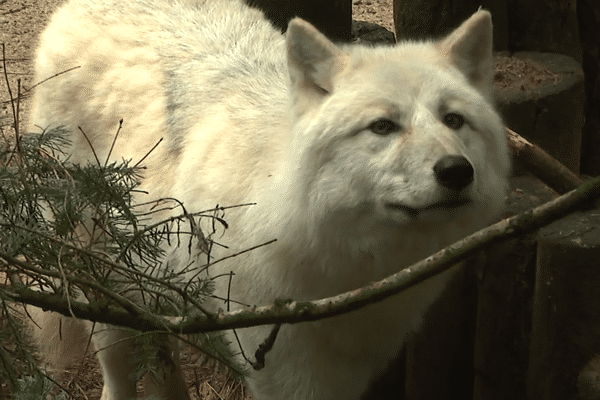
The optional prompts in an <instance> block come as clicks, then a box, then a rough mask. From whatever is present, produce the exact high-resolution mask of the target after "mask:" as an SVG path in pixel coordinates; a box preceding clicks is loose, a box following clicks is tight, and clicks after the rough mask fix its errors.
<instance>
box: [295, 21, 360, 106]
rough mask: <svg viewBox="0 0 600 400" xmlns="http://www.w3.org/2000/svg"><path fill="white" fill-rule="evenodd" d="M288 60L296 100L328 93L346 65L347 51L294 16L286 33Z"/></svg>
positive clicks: (312, 98) (311, 98)
mask: <svg viewBox="0 0 600 400" xmlns="http://www.w3.org/2000/svg"><path fill="white" fill-rule="evenodd" d="M286 35H287V36H286V44H287V60H288V70H289V74H290V79H291V82H292V88H294V89H295V91H296V97H297V99H296V100H297V101H298V100H301V99H300V98H301V97H303V96H308V98H306V99H307V100H309V101H311V100H312V101H314V100H317V99H315V98H314V97H315V96H317V97H319V98H321V97H323V96H325V95H327V94H328V93H331V92H332V91H333V82H334V80H335V77H336V76H337V75H338V74H339V73H340V72H341V71H342V70H343V69H344V68H345V66H346V65H347V57H348V56H347V54H346V53H345V52H344V51H343V50H341V49H340V48H338V47H337V46H336V45H335V44H333V43H332V42H331V41H329V39H327V38H326V37H325V36H324V35H323V34H322V33H320V32H319V31H318V30H317V29H316V28H315V27H314V26H312V25H311V24H309V23H308V22H306V21H304V20H302V19H300V18H294V19H293V20H291V21H290V23H289V25H288V29H287V33H286Z"/></svg>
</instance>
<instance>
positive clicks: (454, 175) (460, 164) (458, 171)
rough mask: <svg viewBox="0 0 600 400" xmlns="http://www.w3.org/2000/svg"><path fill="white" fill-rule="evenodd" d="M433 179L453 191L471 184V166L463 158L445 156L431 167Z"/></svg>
mask: <svg viewBox="0 0 600 400" xmlns="http://www.w3.org/2000/svg"><path fill="white" fill-rule="evenodd" d="M433 172H434V173H435V178H436V179H437V181H438V182H439V184H440V185H442V186H444V187H446V188H448V189H451V190H455V191H459V190H462V189H464V188H466V187H467V186H469V184H470V183H471V182H473V166H472V165H471V163H470V162H469V160H467V159H466V158H465V157H463V156H457V155H446V156H444V157H442V158H440V159H439V160H438V162H436V163H435V165H434V166H433Z"/></svg>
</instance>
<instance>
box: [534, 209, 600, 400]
mask: <svg viewBox="0 0 600 400" xmlns="http://www.w3.org/2000/svg"><path fill="white" fill-rule="evenodd" d="M536 267H537V270H536V286H535V295H534V303H533V322H532V337H531V346H530V357H529V373H528V399H529V400H564V399H572V398H576V396H577V395H578V388H577V383H578V380H579V381H588V383H589V379H587V378H589V376H588V375H589V369H590V368H589V366H588V367H585V365H586V364H587V363H588V361H590V359H592V358H593V357H594V356H595V355H596V354H598V353H600V211H599V210H591V211H588V212H580V213H576V214H573V215H571V216H569V217H567V218H564V219H562V220H560V221H557V222H555V223H554V224H552V225H550V226H548V227H546V228H544V229H542V230H540V232H539V236H538V254H537V266H536ZM586 389H587V388H582V389H579V392H580V393H579V395H580V396H581V395H584V394H585V393H584V392H585V390H586ZM582 390H583V391H582ZM596 398H597V397H596Z"/></svg>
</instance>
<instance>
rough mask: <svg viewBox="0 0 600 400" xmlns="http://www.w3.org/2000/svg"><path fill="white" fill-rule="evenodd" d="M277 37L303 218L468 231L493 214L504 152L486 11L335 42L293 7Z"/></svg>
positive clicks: (503, 177)
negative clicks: (416, 35) (453, 23)
mask: <svg viewBox="0 0 600 400" xmlns="http://www.w3.org/2000/svg"><path fill="white" fill-rule="evenodd" d="M286 40H287V56H288V69H289V74H290V82H291V83H290V84H291V91H292V96H293V101H294V108H293V109H294V113H295V115H294V118H295V125H294V135H295V136H294V141H293V143H292V146H291V148H292V149H293V150H292V151H293V156H292V157H295V160H296V161H295V165H296V167H297V171H296V175H299V174H300V175H302V179H301V180H300V182H301V186H303V187H302V188H301V189H300V191H297V192H296V193H299V195H300V196H305V198H304V201H305V202H306V204H305V207H306V209H307V210H310V211H309V212H310V213H311V215H308V216H307V218H314V219H316V220H318V222H320V223H325V224H331V223H333V224H337V225H338V226H339V225H347V224H348V225H349V224H352V225H353V226H360V227H361V229H365V230H372V229H379V228H383V227H388V228H392V229H394V228H397V227H406V226H407V225H411V226H413V227H415V228H419V227H427V229H431V228H436V227H439V228H440V229H443V228H444V225H448V224H455V225H457V224H458V225H461V226H464V229H463V230H462V231H461V232H462V234H467V233H470V231H474V230H476V229H478V228H480V227H482V226H484V225H485V224H486V223H488V222H489V221H490V219H492V218H494V217H496V216H497V214H498V212H499V210H500V209H501V205H502V203H503V201H504V198H505V192H506V189H507V174H508V171H509V156H508V148H507V142H506V136H505V130H504V126H503V124H502V121H501V119H500V117H499V116H498V114H497V113H496V111H495V110H494V107H493V106H492V84H493V82H492V74H493V56H492V23H491V16H490V14H489V13H488V12H487V11H478V12H476V13H475V14H474V15H473V16H472V17H470V18H469V19H468V20H467V21H465V22H464V23H463V24H462V25H461V26H460V27H459V28H457V29H456V30H455V31H454V32H452V33H451V34H450V35H449V36H447V37H446V38H444V39H442V40H439V41H424V42H403V43H399V44H397V45H396V46H392V47H377V48H374V47H366V46H365V47H361V46H344V47H338V46H336V45H335V44H333V43H332V42H330V41H329V40H328V39H327V38H325V37H324V36H323V35H322V34H320V33H319V32H318V31H317V30H316V29H315V28H314V27H312V26H311V25H310V24H309V23H307V22H305V21H303V20H301V19H294V20H292V21H291V22H290V25H289V28H288V31H287V39H286Z"/></svg>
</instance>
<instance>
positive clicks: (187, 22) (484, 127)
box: [31, 0, 509, 400]
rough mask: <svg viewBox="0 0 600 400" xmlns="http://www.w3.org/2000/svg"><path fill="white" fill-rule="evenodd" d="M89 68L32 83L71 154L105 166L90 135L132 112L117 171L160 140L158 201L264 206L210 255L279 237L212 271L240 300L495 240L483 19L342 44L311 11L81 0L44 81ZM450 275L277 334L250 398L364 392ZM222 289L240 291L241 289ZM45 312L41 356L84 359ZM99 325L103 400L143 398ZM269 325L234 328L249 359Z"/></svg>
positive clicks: (232, 215)
mask: <svg viewBox="0 0 600 400" xmlns="http://www.w3.org/2000/svg"><path fill="white" fill-rule="evenodd" d="M76 66H80V67H81V68H79V69H75V70H73V71H71V72H68V73H65V74H63V75H60V76H58V77H55V78H53V79H51V80H49V81H47V82H45V83H44V84H42V85H41V86H39V87H38V88H37V89H36V95H35V105H34V109H33V114H32V116H31V123H33V124H35V125H37V126H41V127H44V128H47V127H53V126H58V125H66V127H67V128H69V129H70V130H71V131H72V132H73V136H72V140H73V143H74V144H73V148H72V149H71V150H72V153H73V155H72V159H71V160H72V161H75V162H85V161H88V160H93V155H92V153H91V152H90V147H89V145H88V143H87V142H86V141H85V139H84V138H83V136H82V135H81V134H78V133H77V132H78V129H77V127H79V126H81V127H82V129H83V130H84V131H85V132H86V134H87V136H88V137H89V138H90V139H91V142H92V143H93V146H94V148H95V150H96V152H97V153H98V157H99V158H100V159H104V158H105V157H106V156H107V154H108V152H109V148H110V145H111V142H112V140H113V136H114V132H115V131H116V128H117V126H118V122H119V120H120V119H121V118H122V119H123V120H124V128H123V131H122V133H121V136H120V137H119V139H118V142H117V145H116V146H115V149H114V150H113V153H112V154H113V158H114V159H120V158H121V157H123V158H125V159H134V160H139V159H140V158H141V157H142V156H144V155H145V154H146V152H147V151H148V150H149V149H150V147H151V146H152V145H153V144H154V143H156V142H158V140H159V139H160V138H164V139H165V140H164V142H163V144H161V145H159V146H158V148H157V149H156V150H155V151H154V152H153V153H152V154H151V155H150V157H149V158H148V159H146V161H145V165H146V166H147V170H146V172H145V176H144V180H143V184H142V189H144V190H146V191H148V192H149V193H150V196H151V197H152V198H160V197H174V198H177V199H179V200H181V201H182V202H183V203H184V204H185V207H186V208H187V210H188V211H200V210H206V209H210V208H212V207H214V206H215V205H216V204H219V205H221V206H223V205H234V204H241V203H249V202H256V203H257V204H256V205H255V206H252V207H244V208H237V209H231V210H228V211H227V213H226V216H225V219H226V220H227V221H228V223H229V225H230V228H229V229H227V230H226V232H225V233H224V236H223V237H222V238H220V239H219V241H220V242H221V243H224V244H226V245H227V246H229V249H227V250H225V249H221V248H217V247H214V248H213V255H214V256H215V258H219V257H221V256H223V255H226V254H231V253H235V252H238V251H240V250H242V249H246V248H249V247H251V246H253V245H256V244H259V243H263V242H266V241H268V240H270V239H273V238H276V239H277V242H275V243H274V244H271V245H269V246H265V247H261V248H258V249H256V250H254V251H251V252H248V253H245V254H243V255H241V256H239V257H236V258H233V259H230V260H227V261H224V262H221V263H218V264H215V265H214V266H212V267H211V268H210V269H209V272H210V273H211V274H212V275H213V276H217V275H220V274H224V273H228V272H229V271H233V272H234V273H235V276H234V277H233V281H232V286H231V292H230V297H231V298H232V299H234V300H238V301H240V302H241V303H244V304H250V305H263V304H267V303H271V302H273V301H274V300H275V299H278V298H286V299H287V298H292V299H295V300H309V299H318V298H323V297H326V296H331V295H335V294H339V293H341V292H344V291H348V290H351V289H355V288H358V287H360V286H362V285H365V284H367V283H369V282H371V281H374V280H378V279H382V278H384V277H385V276H387V275H389V274H392V273H394V272H397V271H399V270H401V269H402V268H404V267H406V266H408V265H410V264H411V263H414V262H416V261H418V260H420V259H422V258H424V257H426V256H428V255H429V254H431V253H432V252H434V251H436V250H438V249H440V248H441V247H443V246H445V245H447V244H449V243H451V242H453V241H455V240H457V239H459V238H461V237H463V236H465V235H467V234H469V233H472V232H473V231H475V230H477V229H479V228H482V227H483V226H484V225H485V224H486V223H488V222H489V221H491V220H492V219H493V218H495V217H497V216H498V213H499V210H500V209H501V206H502V204H503V201H504V197H505V191H506V187H507V174H508V171H509V157H508V149H507V144H506V138H505V133H504V128H503V124H502V122H501V119H500V118H499V116H498V114H497V113H496V111H495V110H494V108H493V106H492V72H493V59H492V24H491V17H490V14H489V13H488V12H486V11H478V12H476V13H475V14H474V15H473V16H472V17H471V18H469V19H468V20H467V21H466V22H464V23H463V24H462V25H461V26H460V27H459V28H458V29H456V30H455V31H454V32H452V33H451V34H450V35H449V36H448V37H446V38H444V39H441V40H439V41H423V42H404V43H399V44H398V45H396V46H391V47H377V48H374V47H368V46H345V45H344V46H338V45H335V44H333V43H332V42H330V41H329V40H328V39H326V38H325V37H324V36H323V35H322V34H320V33H319V32H318V31H317V30H316V29H315V28H314V27H312V26H311V25H310V24H309V23H307V22H305V21H303V20H301V19H294V20H292V21H291V23H290V25H289V28H288V31H287V34H286V35H285V36H282V35H281V34H280V33H279V32H277V31H276V30H275V29H273V28H272V27H271V25H270V24H269V22H267V21H266V20H265V19H264V17H263V15H262V14H261V13H260V12H259V11H256V10H253V9H250V8H248V7H247V6H245V5H244V4H242V2H241V1H237V0H206V1H203V0H198V1H187V2H182V1H176V0H172V1H165V0H135V1H133V0H132V1H116V0H71V1H69V2H67V3H66V5H64V6H63V7H62V8H61V9H60V10H59V11H58V12H57V13H56V14H55V15H54V16H53V17H52V20H51V22H50V25H49V26H48V28H47V29H46V31H45V32H44V33H43V35H42V37H41V42H40V47H39V51H38V54H37V61H36V79H37V80H42V79H45V78H48V77H50V76H52V75H55V74H57V73H59V72H61V71H64V70H67V69H69V68H72V67H76ZM140 196H141V195H140ZM138 200H139V201H142V200H148V199H147V198H146V197H138ZM168 250H169V251H171V254H170V255H169V259H170V265H171V266H172V267H173V268H183V267H184V266H186V265H187V264H188V263H189V261H190V256H189V255H188V249H187V247H186V248H181V249H168ZM196 262H197V263H198V264H200V263H201V261H200V260H197V261H196ZM202 262H204V261H202ZM450 276H451V272H446V273H444V274H441V275H439V276H437V277H435V278H433V279H430V280H428V281H426V282H424V283H421V284H419V285H417V286H416V287H413V288H411V289H410V290H408V291H406V292H404V293H402V294H400V295H397V296H395V297H393V298H391V299H389V300H386V301H384V302H382V303H379V304H375V305H371V306H369V307H367V308H365V309H362V310H359V311H356V312H352V313H349V314H346V315H343V316H339V317H335V318H331V319H326V320H321V321H318V322H310V323H301V324H294V325H283V326H282V327H281V331H280V332H279V335H278V337H277V340H276V341H275V345H274V347H273V349H272V350H271V351H270V352H268V353H267V355H266V366H265V368H264V369H262V370H260V371H252V372H251V374H250V376H249V377H248V379H247V383H248V385H249V387H250V389H251V391H252V393H253V394H254V398H255V399H257V400H266V399H270V400H281V399H286V400H328V399H343V400H351V399H359V398H360V397H361V395H362V394H363V392H364V391H365V389H366V388H367V387H368V384H369V382H370V381H371V379H372V378H373V377H374V376H376V375H377V374H379V373H381V372H382V371H383V370H384V369H385V367H386V365H387V364H388V362H389V360H390V359H391V358H392V357H393V356H394V355H395V354H396V353H397V352H398V351H399V349H400V348H401V346H402V345H403V343H404V341H405V339H406V337H407V334H408V333H409V332H410V331H412V330H414V329H416V328H418V325H419V322H420V320H421V319H422V316H423V314H424V312H425V310H426V309H427V307H428V306H429V305H430V304H431V303H432V302H433V300H434V299H435V298H436V297H437V296H438V295H439V293H440V292H441V291H442V289H443V288H444V286H445V284H446V282H447V281H448V278H449V277H450ZM216 283H217V285H216V289H217V294H220V295H221V296H222V297H223V298H225V297H227V283H228V279H227V278H224V279H217V280H216ZM233 304H237V303H233ZM216 306H218V307H224V304H223V303H222V302H221V303H220V304H217V305H216ZM232 307H233V306H232ZM238 307H240V306H238ZM36 315H37V318H38V319H40V325H41V326H42V328H44V331H43V332H41V333H39V334H38V336H39V337H40V338H41V339H40V342H41V345H42V348H43V350H44V349H45V350H46V351H48V352H50V353H51V352H52V351H54V352H55V353H60V351H61V349H67V350H68V351H70V352H71V354H77V353H75V352H74V351H73V349H74V347H73V346H74V344H73V343H71V342H70V341H73V342H78V341H79V342H83V343H85V338H84V339H81V338H80V340H78V339H77V338H78V335H83V334H82V332H84V330H82V329H79V330H77V326H78V325H77V324H79V322H77V323H75V322H73V321H72V320H71V321H69V322H67V321H64V322H63V323H62V331H63V332H62V333H61V337H62V340H63V343H58V342H56V341H57V340H59V335H58V333H57V330H58V328H57V326H58V325H57V324H58V320H59V319H60V318H62V317H58V316H57V315H56V314H52V313H42V312H39V313H36ZM84 325H85V324H84ZM67 328H69V329H70V330H68V329H67ZM100 328H101V329H100V331H102V332H101V333H94V335H93V344H94V346H95V348H96V349H103V350H102V351H100V352H99V353H98V357H99V359H100V362H101V365H102V371H103V376H104V389H103V393H102V398H103V399H105V400H121V399H126V398H132V397H135V396H136V394H135V383H134V382H131V380H130V378H129V376H130V372H131V368H132V367H131V366H130V364H129V363H128V362H127V361H128V357H129V356H128V354H129V352H130V348H129V346H130V343H129V341H128V340H120V339H123V338H124V337H125V336H126V334H125V333H123V331H120V330H118V329H115V328H110V329H106V328H107V327H106V326H104V327H100ZM270 329H271V328H270V327H257V328H247V329H240V330H238V334H239V336H240V340H241V345H242V347H243V349H244V350H245V353H246V354H253V353H254V351H255V350H256V349H257V347H258V345H259V344H260V343H262V342H263V341H264V340H265V338H266V337H267V335H268V333H269V331H270ZM79 337H80V336H79ZM119 340H120V341H119ZM117 341H118V342H117ZM65 342H66V343H65ZM114 342H117V343H116V344H114V345H112V346H109V345H110V344H113V343H114ZM232 342H233V343H235V346H237V342H236V341H235V340H234V339H232ZM171 345H172V346H173V353H172V354H173V355H174V357H173V358H174V359H173V363H172V364H169V365H170V369H169V371H167V372H166V373H165V374H166V375H167V376H170V378H169V379H166V380H165V382H163V383H162V384H161V385H160V387H159V388H156V390H157V392H158V393H159V394H160V395H161V396H163V397H164V398H166V399H185V398H188V395H187V390H186V388H185V385H184V381H183V379H182V378H181V376H180V371H179V366H178V364H177V360H176V358H177V357H176V355H177V353H176V346H175V345H173V344H171ZM54 356H55V357H66V355H65V354H54ZM67 358H68V357H67ZM167 369H168V368H167Z"/></svg>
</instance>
